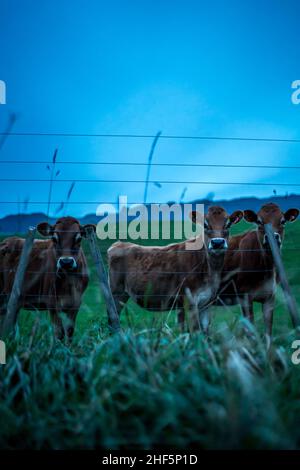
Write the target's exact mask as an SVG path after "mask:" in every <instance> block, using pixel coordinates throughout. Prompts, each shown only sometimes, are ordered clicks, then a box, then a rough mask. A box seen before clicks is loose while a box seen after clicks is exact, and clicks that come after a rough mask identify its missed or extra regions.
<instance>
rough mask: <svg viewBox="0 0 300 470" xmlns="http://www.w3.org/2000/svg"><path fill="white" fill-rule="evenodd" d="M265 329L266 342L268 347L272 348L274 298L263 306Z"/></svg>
mask: <svg viewBox="0 0 300 470" xmlns="http://www.w3.org/2000/svg"><path fill="white" fill-rule="evenodd" d="M262 309H263V315H264V322H265V329H266V340H267V346H268V347H269V346H270V343H271V339H272V327H273V311H274V298H273V297H272V298H271V299H268V300H267V301H266V302H264V303H263V304H262Z"/></svg>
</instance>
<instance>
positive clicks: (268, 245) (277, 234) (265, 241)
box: [263, 232, 282, 249]
mask: <svg viewBox="0 0 300 470" xmlns="http://www.w3.org/2000/svg"><path fill="white" fill-rule="evenodd" d="M273 235H274V238H275V240H276V242H277V245H278V247H279V248H281V244H282V239H281V236H280V235H279V233H277V232H273ZM263 246H264V248H269V249H270V243H269V240H268V235H264V239H263Z"/></svg>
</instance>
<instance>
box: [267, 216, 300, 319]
mask: <svg viewBox="0 0 300 470" xmlns="http://www.w3.org/2000/svg"><path fill="white" fill-rule="evenodd" d="M264 229H265V233H266V235H267V237H268V242H269V244H270V248H271V250H272V254H273V259H274V263H275V266H276V270H277V272H278V276H279V280H280V284H281V287H282V290H283V292H284V295H285V298H286V303H287V308H288V310H289V312H290V315H291V319H292V324H293V327H294V328H297V327H298V326H300V318H299V313H298V309H297V304H296V301H295V299H294V296H293V294H292V292H291V288H290V286H289V283H288V280H287V277H286V273H285V269H284V266H283V262H282V258H281V254H280V251H279V248H278V244H277V241H276V240H275V237H274V233H273V230H272V225H271V224H266V225H265V226H264Z"/></svg>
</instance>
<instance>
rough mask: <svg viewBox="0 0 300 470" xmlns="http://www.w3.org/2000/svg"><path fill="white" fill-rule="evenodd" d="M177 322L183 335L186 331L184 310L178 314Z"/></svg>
mask: <svg viewBox="0 0 300 470" xmlns="http://www.w3.org/2000/svg"><path fill="white" fill-rule="evenodd" d="M177 322H178V325H179V327H180V331H181V333H184V330H185V313H184V310H183V309H182V308H181V309H180V310H179V312H178V313H177Z"/></svg>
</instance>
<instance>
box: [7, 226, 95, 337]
mask: <svg viewBox="0 0 300 470" xmlns="http://www.w3.org/2000/svg"><path fill="white" fill-rule="evenodd" d="M87 227H93V228H94V229H95V226H94V225H89V224H88V225H84V226H81V225H80V223H79V222H78V220H76V219H74V218H73V217H62V218H60V219H59V220H57V222H56V223H55V224H54V225H50V224H49V223H48V222H42V223H40V224H38V226H37V230H38V231H39V233H40V234H41V235H43V236H45V237H51V239H50V240H35V242H34V245H33V249H32V252H31V255H30V260H29V263H28V266H27V269H26V273H25V279H24V283H23V288H22V293H21V297H20V302H19V308H18V310H20V308H24V309H26V310H34V309H37V310H48V311H49V312H50V315H51V319H52V322H53V324H54V327H55V334H56V336H57V337H58V338H59V339H63V338H64V336H65V334H66V335H67V339H69V340H70V339H71V338H72V336H73V332H74V326H75V320H76V316H77V313H78V310H79V308H80V304H81V297H82V294H83V293H84V291H85V289H86V287H87V284H88V279H89V278H88V273H87V263H86V259H85V255H84V253H83V251H82V249H81V239H82V237H85V236H86V229H87ZM24 241H25V240H24V239H23V238H18V237H11V238H7V239H5V240H4V241H3V242H2V243H1V244H0V271H1V273H2V279H1V281H0V284H1V291H2V292H1V299H2V300H1V307H0V309H1V313H2V314H4V313H5V310H6V303H7V299H8V297H9V294H10V293H11V289H12V285H13V281H14V276H15V272H16V268H17V266H18V262H19V258H20V254H21V251H22V248H23V245H24ZM61 313H65V314H66V316H67V322H66V323H67V324H66V331H65V329H64V327H63V322H62V319H61V316H60V314H61Z"/></svg>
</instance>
